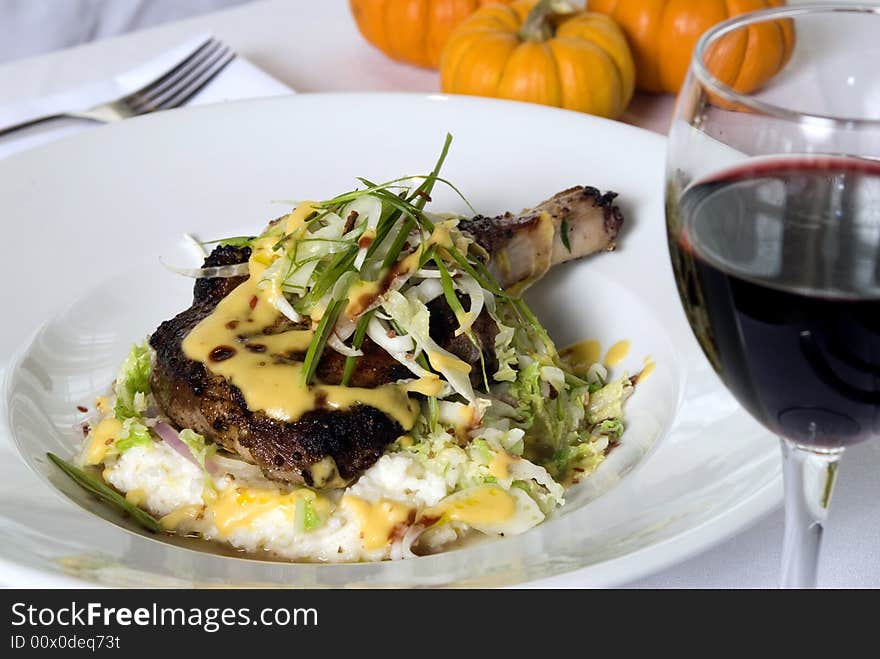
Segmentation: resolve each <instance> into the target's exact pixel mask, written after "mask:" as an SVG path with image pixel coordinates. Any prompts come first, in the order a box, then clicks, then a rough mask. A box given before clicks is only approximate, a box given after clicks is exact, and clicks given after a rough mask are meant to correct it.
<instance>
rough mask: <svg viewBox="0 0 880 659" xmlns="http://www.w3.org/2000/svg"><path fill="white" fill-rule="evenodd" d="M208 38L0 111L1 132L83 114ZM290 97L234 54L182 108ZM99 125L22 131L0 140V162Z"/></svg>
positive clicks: (67, 123) (55, 124) (58, 124)
mask: <svg viewBox="0 0 880 659" xmlns="http://www.w3.org/2000/svg"><path fill="white" fill-rule="evenodd" d="M207 36H208V35H200V36H198V37H194V38H193V39H190V40H188V41H186V42H185V43H182V44H180V45H179V46H177V47H175V48H173V49H171V50H168V51H166V52H164V53H162V54H160V55H158V56H156V57H155V58H153V59H151V60H149V61H148V62H145V63H144V64H142V65H140V66H138V67H136V68H134V69H132V70H130V71H126V72H124V73H121V74H119V75H117V76H116V77H115V78H112V79H110V80H104V81H101V82H95V83H91V84H88V85H84V86H82V87H78V88H76V89H71V90H68V91H65V92H60V93H57V94H52V95H49V96H41V97H38V98H29V99H25V100H22V101H18V102H16V103H11V104H8V105H3V106H0V127H3V126H5V125H10V124H12V123H16V122H19V121H22V120H25V119H27V118H29V117H33V116H35V115H37V114H52V113H56V112H61V111H64V110H68V111H70V110H77V109H86V108H89V107H92V106H95V105H98V104H100V103H104V102H107V101H111V100H113V99H116V98H119V97H121V96H124V95H125V94H129V93H131V92H133V91H135V90H137V89H139V88H141V87H143V86H144V85H145V84H147V83H148V82H150V81H151V80H153V79H155V78H156V77H158V76H159V75H161V73H162V72H164V71H166V70H168V69H169V68H171V67H172V66H173V65H174V64H175V63H176V62H177V61H179V60H180V59H182V58H183V57H184V56H185V55H186V54H187V53H189V52H192V51H193V50H194V49H195V48H196V47H197V46H198V44H200V43H202V42H203V41H204V40H205V39H206V38H207ZM292 93H293V90H292V89H290V87H287V86H286V85H284V84H283V83H281V82H279V81H278V80H276V79H275V78H273V77H272V76H270V75H269V74H268V73H265V72H264V71H261V70H260V69H258V68H257V67H256V66H254V65H253V64H251V63H250V62H248V61H247V60H246V59H244V58H243V57H242V56H241V55H238V56H237V57H236V58H235V59H234V60H233V61H232V62H231V63H230V64H229V65H228V66H227V67H226V68H225V69H224V70H223V71H222V72H221V73H220V74H219V75H218V76H217V77H216V78H214V80H212V81H211V83H210V84H208V85H206V86H205V88H204V89H202V90H201V91H200V92H199V93H198V94H196V95H195V96H194V97H193V98H192V99H190V101H189V102H188V103H187V105H205V104H208V103H220V102H223V101H230V100H236V99H243V98H264V97H268V96H282V95H285V94H292ZM98 126H100V124H97V123H93V122H88V121H79V120H59V121H52V122H48V123H46V124H44V125H42V126H41V127H33V128H27V129H24V130H22V131H20V132H18V133H12V134H10V135H7V136H5V137H0V158H3V157H6V156H8V155H11V154H13V153H17V152H19V151H23V150H25V149H29V148H31V147H34V146H37V145H38V144H44V143H46V142H50V141H52V140H56V139H58V138H59V137H63V136H64V135H69V134H71V133H76V132H79V131H81V130H89V129H94V128H96V127H98Z"/></svg>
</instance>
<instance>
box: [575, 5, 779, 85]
mask: <svg viewBox="0 0 880 659" xmlns="http://www.w3.org/2000/svg"><path fill="white" fill-rule="evenodd" d="M784 4H785V0H590V2H589V6H590V10H591V11H598V12H602V13H603V14H608V15H609V16H611V17H612V18H613V19H614V20H616V21H617V22H618V24H619V25H620V26H621V27H622V28H623V31H624V32H625V33H626V36H627V39H628V40H629V44H630V46H631V47H632V51H633V56H634V57H635V61H636V72H637V77H636V86H637V87H638V88H639V89H641V90H643V91H648V92H669V93H671V94H675V93H678V90H679V89H680V88H681V84H682V82H684V77H685V74H686V73H687V70H688V64H689V63H690V58H691V53H692V52H693V50H694V46H695V45H696V44H697V41H698V40H699V38H700V36H701V35H702V34H703V33H704V32H705V31H706V30H708V29H709V28H710V27H712V26H713V25H716V24H718V23H720V22H721V21H724V20H726V19H728V18H730V17H731V16H737V15H739V14H744V13H746V12H750V11H755V10H758V9H766V8H768V7H779V6H781V5H784ZM731 37H732V38H730V39H722V40H721V41H720V42H719V43H721V42H727V44H726V46H727V47H729V48H730V50H727V48H725V50H726V55H725V57H726V58H727V59H726V61H725V62H724V65H723V68H724V74H723V75H724V79H725V82H728V83H729V84H731V85H732V86H733V87H735V88H736V89H737V90H738V91H741V92H745V93H748V92H752V91H754V90H755V89H758V88H759V87H761V86H762V85H763V84H764V83H765V82H767V81H768V80H769V79H770V78H772V77H773V76H774V75H775V74H776V73H777V72H778V71H779V70H780V69H781V68H782V67H783V66H784V65H785V63H786V62H787V61H788V58H789V57H790V56H791V51H792V50H793V48H794V26H793V25H792V23H791V21H788V20H781V21H775V22H773V23H763V24H759V25H753V26H750V27H748V28H747V30H741V31H739V33H738V34H737V33H734V34H732V35H731ZM746 48H748V49H749V51H751V52H750V53H749V57H748V60H747V61H748V62H757V61H759V60H760V61H761V62H762V65H761V66H760V67H752V66H748V67H743V66H742V63H743V61H745V52H746ZM716 51H718V49H716ZM755 51H757V52H758V53H760V57H753V56H752V55H753V54H754V52H755ZM719 55H720V51H719ZM713 59H714V60H715V61H714V64H715V66H721V63H720V61H719V59H718V58H717V56H716V57H714V58H713ZM706 64H707V65H708V66H710V67H711V66H712V62H707V63H706ZM710 70H712V71H713V72H714V68H710Z"/></svg>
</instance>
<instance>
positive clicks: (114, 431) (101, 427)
mask: <svg viewBox="0 0 880 659" xmlns="http://www.w3.org/2000/svg"><path fill="white" fill-rule="evenodd" d="M121 433H122V421H120V420H119V419H117V418H116V417H107V418H106V419H104V420H103V421H101V423H99V424H98V425H97V426H95V429H94V430H93V431H92V439H91V441H89V444H88V447H87V448H86V451H85V455H84V456H83V463H84V464H86V465H96V464H101V463H102V462H103V461H104V458H105V457H106V456H107V451H108V450H110V447H111V446H113V444H114V443H115V442H116V440H117V439H119V435H120V434H121Z"/></svg>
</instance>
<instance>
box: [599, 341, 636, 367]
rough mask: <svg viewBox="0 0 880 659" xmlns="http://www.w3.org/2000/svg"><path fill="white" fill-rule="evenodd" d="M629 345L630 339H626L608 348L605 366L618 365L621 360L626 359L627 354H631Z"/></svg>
mask: <svg viewBox="0 0 880 659" xmlns="http://www.w3.org/2000/svg"><path fill="white" fill-rule="evenodd" d="M629 347H630V344H629V341H627V340H626V339H624V340H623V341H618V342H617V343H615V344H614V345H613V346H611V347H610V348H608V352H606V353H605V366H608V367H612V366H617V365H618V364H619V363H620V362H622V361H623V360H624V359H626V356H627V355H628V354H629Z"/></svg>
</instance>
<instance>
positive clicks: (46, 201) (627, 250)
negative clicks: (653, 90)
mask: <svg viewBox="0 0 880 659" xmlns="http://www.w3.org/2000/svg"><path fill="white" fill-rule="evenodd" d="M447 131H449V132H451V133H452V134H453V135H454V138H455V139H454V142H453V146H452V151H451V153H450V155H449V158H448V160H447V163H446V166H445V168H444V172H443V173H444V176H446V177H447V178H449V179H451V180H452V181H453V182H455V183H456V185H457V186H458V187H459V188H460V189H461V190H462V192H464V194H465V195H466V196H467V197H468V198H469V200H470V201H471V203H472V204H473V206H474V207H476V208H477V209H478V210H479V211H480V212H482V213H484V214H497V213H500V212H503V211H505V210H508V209H509V210H518V209H520V208H523V207H526V206H530V205H534V204H535V203H537V202H539V201H541V200H542V199H544V198H546V197H549V196H550V195H552V194H553V193H555V192H556V191H558V190H561V189H563V188H565V187H569V186H571V185H576V184H582V185H592V186H595V187H598V188H600V189H602V190H609V189H610V190H614V191H616V192H618V193H620V198H619V203H620V206H621V207H622V209H623V211H624V214H625V216H626V221H625V225H624V230H623V232H622V234H621V236H620V240H619V247H618V249H617V251H615V252H613V253H607V254H601V255H597V256H594V257H592V258H589V259H585V260H583V261H581V262H578V263H575V264H569V265H566V266H562V267H559V268H557V269H556V270H555V271H553V272H552V273H551V274H550V275H549V276H547V277H546V278H545V279H544V280H543V281H541V282H539V283H538V284H537V285H535V287H534V288H533V289H532V291H530V293H529V300H530V302H531V303H532V305H533V306H534V308H535V310H536V312H537V314H538V316H539V317H540V318H541V319H542V320H543V321H544V323H545V324H546V325H547V327H548V328H549V329H550V333H551V335H552V336H553V337H554V338H555V339H556V341H557V343H559V344H560V345H564V344H566V343H568V342H571V341H575V340H578V339H582V338H595V339H598V340H599V341H600V342H601V343H602V344H603V345H604V346H605V347H606V348H607V347H608V346H610V345H611V344H612V343H613V342H615V341H618V340H621V339H626V340H628V341H630V345H631V350H630V353H629V356H628V358H627V360H626V361H625V362H624V363H623V364H621V365H620V366H619V367H618V371H619V372H622V371H624V370H626V371H628V372H630V373H635V372H637V371H638V370H639V369H640V368H642V366H643V364H644V361H645V359H646V358H649V359H651V360H653V361H654V362H655V363H656V368H655V370H654V372H653V374H652V375H651V376H650V377H649V378H647V379H645V380H644V382H642V383H640V384H639V386H638V387H637V391H636V394H635V395H634V396H633V398H631V399H630V400H629V401H628V403H627V407H626V421H627V432H626V434H625V436H624V441H623V444H622V446H621V447H619V448H618V449H615V450H614V451H613V452H612V453H611V455H610V457H609V460H608V461H607V462H606V463H605V464H604V465H603V466H602V467H601V468H600V470H599V471H598V472H596V474H595V475H593V476H592V477H590V478H589V479H587V480H586V481H585V482H584V483H582V484H581V485H579V486H576V487H575V488H574V489H572V490H571V491H570V492H569V494H568V497H567V498H568V503H567V504H566V506H565V507H564V508H563V509H562V510H561V512H560V513H559V514H558V515H557V516H556V517H555V518H554V519H552V520H550V521H548V522H546V523H545V524H543V525H541V526H539V527H537V528H535V529H533V530H531V531H529V532H527V533H525V534H523V535H521V536H516V537H508V538H504V539H499V540H492V541H488V542H485V543H482V544H479V545H477V546H473V547H468V548H465V549H459V550H455V551H451V552H447V553H444V554H440V555H436V556H428V557H422V558H418V559H414V560H407V561H399V562H386V563H380V564H346V565H317V564H310V565H309V564H287V563H278V562H268V561H260V560H254V559H252V558H240V557H230V556H223V555H219V554H218V553H209V552H202V551H198V550H194V549H193V548H192V546H191V545H190V546H177V545H175V544H172V543H171V542H166V541H163V540H158V539H156V538H153V537H147V536H146V535H145V534H143V533H141V532H140V531H139V530H138V529H137V528H136V527H134V526H131V525H130V524H129V523H128V522H126V521H125V520H123V519H122V518H121V517H119V516H117V515H116V514H115V513H114V512H113V511H111V510H109V509H107V508H106V507H104V506H103V505H102V504H99V503H97V502H95V501H94V500H92V499H89V498H88V497H87V496H85V495H84V494H83V493H82V491H80V490H79V489H78V488H77V487H76V486H75V485H73V484H71V483H70V482H69V481H68V480H66V478H65V477H64V476H63V475H61V474H59V473H58V472H57V470H55V468H54V467H53V466H52V465H51V464H49V463H48V462H47V460H46V459H45V457H44V456H45V452H46V451H47V450H51V451H54V452H56V453H58V454H60V455H62V456H63V457H70V456H72V455H73V454H74V452H75V451H76V450H77V448H78V445H79V443H80V442H81V439H82V434H81V432H80V429H79V426H78V423H77V422H78V420H79V419H81V414H80V413H79V412H78V411H77V409H76V406H77V405H86V406H91V405H92V402H93V399H94V396H95V395H96V394H97V393H100V392H103V391H105V390H106V389H107V386H108V384H109V382H110V381H111V380H112V379H113V377H114V375H115V371H116V369H117V368H118V365H119V363H120V361H121V359H122V357H123V356H124V355H125V353H126V352H127V350H128V348H129V347H130V345H131V343H132V342H134V341H137V340H140V339H142V338H143V337H144V336H145V335H147V334H148V333H150V332H151V331H152V330H153V329H154V328H155V327H156V325H157V324H158V323H159V322H160V321H162V320H163V319H166V318H169V317H171V316H172V315H174V314H175V313H177V312H178V311H180V310H182V309H183V308H185V307H186V306H188V304H189V297H190V295H191V285H192V282H191V281H190V280H186V279H183V278H180V277H178V276H176V275H173V274H171V273H169V272H168V271H167V270H165V269H164V268H163V267H162V265H161V264H160V262H159V259H160V257H161V258H162V259H163V260H165V261H166V262H172V263H178V264H179V263H181V262H182V261H184V260H185V259H187V258H190V259H192V255H191V254H188V253H187V251H186V243H185V242H184V240H183V239H182V234H183V233H184V232H193V233H196V234H198V235H199V236H201V237H202V238H203V239H210V238H218V237H222V236H226V235H241V234H247V233H253V232H254V231H256V230H257V229H258V228H259V227H261V226H262V225H263V224H264V223H265V222H266V220H267V219H270V218H272V217H275V216H278V215H280V214H281V213H282V212H284V211H285V210H286V209H287V208H289V204H288V205H284V204H280V205H279V203H278V200H285V199H286V200H297V199H316V198H317V199H322V198H328V197H331V196H333V195H334V194H336V193H338V192H339V191H341V190H345V189H351V188H352V187H354V186H355V185H356V182H355V177H357V176H366V177H368V178H371V179H372V180H385V179H389V178H393V177H396V176H399V175H402V174H416V173H422V172H426V171H427V170H429V169H430V167H431V166H432V165H433V162H434V160H435V158H436V155H437V152H438V151H439V148H440V145H441V144H442V141H443V138H444V135H445V133H446V132H447ZM663 159H664V140H663V139H662V138H661V137H659V136H656V135H654V134H652V133H648V132H646V131H642V130H639V129H636V128H632V127H629V126H626V125H623V124H620V123H615V122H610V121H605V120H602V119H597V118H594V117H590V116H586V115H582V114H577V113H572V112H565V111H559V110H552V109H548V108H544V107H540V106H535V105H526V104H517V103H507V102H500V101H490V100H484V99H471V98H456V97H446V96H428V97H426V96H416V95H397V94H364V95H357V94H356V95H351V94H349V95H300V96H295V97H286V98H280V99H272V100H265V101H246V102H239V103H230V104H226V105H218V106H212V107H206V108H193V109H186V110H180V111H174V112H169V113H164V114H160V115H156V116H149V117H143V118H139V119H134V120H130V121H125V122H122V123H121V124H117V125H114V126H108V127H105V128H101V129H99V130H95V131H91V132H89V133H87V134H82V135H77V136H74V137H72V138H69V139H67V140H64V141H61V142H58V143H56V144H52V145H49V146H46V147H43V148H39V149H36V150H33V151H31V152H27V153H24V154H21V155H19V156H16V157H13V158H11V159H8V160H5V161H2V162H0V217H2V218H3V219H2V222H3V226H4V233H5V237H6V241H5V245H6V249H5V250H4V251H5V253H4V258H3V260H2V263H3V266H2V267H3V268H4V282H5V286H4V293H3V297H4V299H3V308H4V309H5V310H6V312H5V314H4V320H3V322H2V323H0V346H2V348H0V349H2V352H0V359H2V360H4V361H5V360H7V359H8V358H9V356H10V352H11V350H10V348H12V347H13V346H15V345H19V344H20V345H22V348H21V349H20V350H19V351H18V352H17V353H16V354H15V356H14V357H12V359H11V361H10V362H9V364H8V366H7V374H6V389H5V394H4V397H3V398H4V404H5V406H6V410H5V414H4V418H5V419H6V429H5V430H4V434H7V435H9V436H11V437H12V438H13V440H14V443H15V445H16V446H17V449H18V453H20V456H21V457H16V456H14V455H13V453H14V452H15V449H14V448H12V446H11V445H10V443H9V442H7V441H6V440H5V439H4V440H3V448H2V451H3V453H0V457H2V460H0V580H2V581H3V582H5V583H6V584H18V585H59V584H74V583H79V584H81V583H83V582H87V583H95V584H105V585H140V586H165V585H220V584H226V585H283V586H300V587H302V586H326V585H331V586H343V585H356V586H363V585H370V586H385V585H388V586H423V585H512V584H525V583H529V584H533V583H537V584H541V585H579V586H581V585H583V586H588V585H612V584H618V583H622V582H626V581H629V580H632V579H635V578H637V577H640V576H643V575H645V574H647V573H649V572H651V571H654V570H657V569H660V568H662V567H665V566H667V565H670V564H672V563H674V562H676V561H680V560H682V559H684V558H686V557H688V556H690V555H692V554H693V553H696V552H697V551H700V550H702V549H704V548H706V547H708V546H710V545H712V544H714V543H717V542H720V541H722V540H724V539H726V538H728V537H730V536H731V535H732V534H734V533H736V532H737V531H739V530H740V529H742V528H743V527H744V526H745V525H747V524H749V523H750V522H752V521H754V520H755V519H757V518H758V517H760V516H762V515H763V514H765V513H767V512H768V511H769V510H771V509H772V508H773V507H774V506H775V505H777V504H778V502H779V500H780V496H781V488H780V486H779V471H780V467H779V459H778V454H777V447H776V443H775V442H774V441H773V440H772V439H770V438H769V437H768V436H767V435H766V433H765V432H764V431H763V430H762V429H761V428H760V427H759V426H758V425H757V424H756V423H755V422H754V421H752V420H751V418H750V417H748V416H747V415H746V414H745V413H744V412H743V411H741V409H740V408H739V406H738V405H737V404H736V402H735V401H734V400H733V398H732V397H731V396H730V395H729V394H728V393H727V391H726V390H725V389H724V388H723V386H722V385H721V384H720V382H719V380H718V379H717V377H716V376H715V374H714V373H712V372H711V370H710V368H709V367H708V365H707V363H706V361H705V359H704V358H703V356H702V354H701V353H700V351H699V348H698V346H697V344H696V342H695V341H694V339H693V338H692V336H691V332H690V330H689V328H688V326H687V323H686V321H685V317H684V314H683V312H682V310H681V308H680V303H679V300H678V295H677V293H676V291H675V285H674V282H673V278H672V272H671V268H670V265H669V257H668V253H667V248H666V239H665V229H664V218H663V168H664V163H663ZM433 208H434V209H435V210H456V211H461V212H463V211H464V210H465V207H464V205H463V203H462V202H461V201H460V200H458V199H457V198H456V197H455V196H454V195H452V194H450V193H449V192H448V191H441V190H438V191H437V194H435V195H434V202H433ZM41 325H42V327H40V326H41ZM38 327H40V329H37V328H38ZM29 336H30V338H28V337H29ZM25 463H26V464H27V465H28V466H29V467H30V468H31V469H30V470H28V469H27V467H25Z"/></svg>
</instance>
